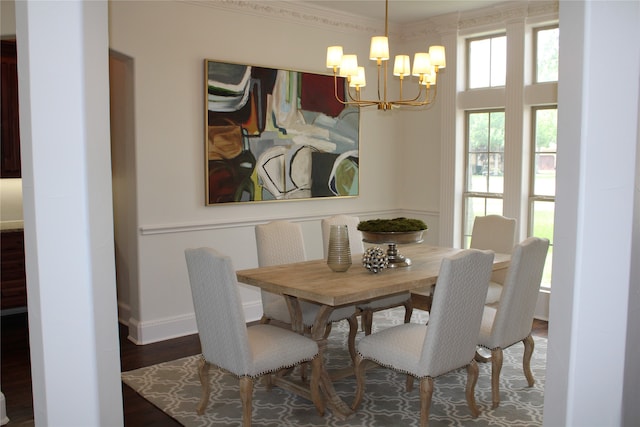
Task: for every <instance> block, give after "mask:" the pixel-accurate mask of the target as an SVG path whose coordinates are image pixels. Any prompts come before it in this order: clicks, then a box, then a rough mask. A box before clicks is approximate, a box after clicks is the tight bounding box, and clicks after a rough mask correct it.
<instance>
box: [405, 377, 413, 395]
mask: <svg viewBox="0 0 640 427" xmlns="http://www.w3.org/2000/svg"><path fill="white" fill-rule="evenodd" d="M406 387H407V393H411V392H412V391H413V376H411V375H409V374H407V384H406Z"/></svg>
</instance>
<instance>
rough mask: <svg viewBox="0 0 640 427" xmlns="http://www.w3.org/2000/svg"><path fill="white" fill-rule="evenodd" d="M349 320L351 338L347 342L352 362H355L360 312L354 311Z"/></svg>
mask: <svg viewBox="0 0 640 427" xmlns="http://www.w3.org/2000/svg"><path fill="white" fill-rule="evenodd" d="M347 321H348V322H349V338H348V339H347V344H348V346H349V354H350V355H351V363H353V364H355V360H356V335H357V334H358V313H353V315H352V316H351V317H349V318H348V319H347Z"/></svg>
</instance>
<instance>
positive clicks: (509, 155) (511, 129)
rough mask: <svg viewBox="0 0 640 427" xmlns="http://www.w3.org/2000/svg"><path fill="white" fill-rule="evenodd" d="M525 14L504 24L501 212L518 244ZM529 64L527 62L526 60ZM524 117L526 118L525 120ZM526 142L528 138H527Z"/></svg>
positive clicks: (522, 201)
mask: <svg viewBox="0 0 640 427" xmlns="http://www.w3.org/2000/svg"><path fill="white" fill-rule="evenodd" d="M524 18H525V17H524V15H523V16H521V17H519V19H517V20H515V21H514V22H508V23H507V81H506V90H505V148H504V156H505V165H504V176H505V177H509V179H505V180H504V199H503V200H504V205H503V213H504V215H505V216H508V217H510V218H516V219H517V220H518V230H516V233H517V239H516V240H517V241H518V242H519V241H521V240H522V239H523V238H524V237H526V231H527V224H526V221H523V218H527V217H528V215H527V211H526V207H527V195H528V194H529V191H528V190H527V177H528V171H529V150H528V148H529V147H530V145H529V144H523V141H524V140H525V138H524V120H527V119H528V117H529V115H528V114H525V111H524V64H525V58H524V55H525V39H524V35H525V26H524ZM526 63H527V64H529V61H526ZM525 117H526V118H525ZM527 139H528V138H527Z"/></svg>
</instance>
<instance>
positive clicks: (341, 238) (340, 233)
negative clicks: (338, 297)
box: [327, 225, 351, 272]
mask: <svg viewBox="0 0 640 427" xmlns="http://www.w3.org/2000/svg"><path fill="white" fill-rule="evenodd" d="M327 265H328V266H329V268H330V269H332V270H333V271H336V272H344V271H347V270H348V269H349V267H351V249H350V248H349V229H348V228H347V226H346V225H332V226H331V229H330V230H329V251H328V254H327Z"/></svg>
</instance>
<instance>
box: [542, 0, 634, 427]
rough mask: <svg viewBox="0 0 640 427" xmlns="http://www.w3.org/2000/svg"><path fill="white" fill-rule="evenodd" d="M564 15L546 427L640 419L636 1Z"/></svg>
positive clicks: (578, 5) (586, 5) (563, 10)
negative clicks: (634, 321) (636, 321)
mask: <svg viewBox="0 0 640 427" xmlns="http://www.w3.org/2000/svg"><path fill="white" fill-rule="evenodd" d="M560 23H561V29H560V58H561V59H560V76H559V81H560V84H559V94H558V97H559V109H558V140H559V141H561V143H560V144H559V148H558V180H557V198H556V200H557V203H556V217H555V236H554V238H555V250H554V254H553V255H554V257H553V258H554V259H553V265H554V267H555V268H554V271H553V278H552V289H553V293H552V295H551V307H550V319H549V320H550V322H549V346H548V350H547V375H546V386H545V402H544V415H545V416H544V425H545V426H554V427H555V426H560V425H562V426H581V427H582V426H621V425H638V421H640V416H639V411H638V408H637V406H638V405H637V404H638V395H639V392H640V389H639V384H640V374H639V373H638V369H637V362H638V339H637V335H636V337H632V336H631V335H629V334H628V331H627V329H628V327H631V331H635V332H636V333H637V330H638V327H637V324H630V323H629V321H630V320H632V319H637V312H638V310H640V307H639V306H638V303H639V301H638V298H637V293H638V284H639V283H640V277H638V269H637V267H635V265H637V263H638V259H637V256H636V257H635V258H632V256H631V255H632V254H633V253H634V252H633V251H632V247H634V248H635V254H636V255H637V248H638V232H637V230H638V228H637V227H638V223H639V222H640V216H639V212H638V209H635V210H634V198H635V200H636V201H637V198H638V191H639V188H638V187H637V183H638V179H639V178H638V177H639V173H640V172H639V171H638V169H637V166H638V162H637V150H639V149H640V143H639V142H640V139H639V135H638V127H639V117H640V81H639V76H640V47H639V45H638V43H637V41H638V40H640V3H638V2H561V3H560ZM604 51H606V52H607V54H608V57H609V58H610V61H609V62H608V63H607V64H604V63H603V62H602V61H601V60H600V59H601V58H600V57H599V53H600V52H604ZM611 70H615V75H611ZM603 76H610V78H606V79H605V80H606V84H603V78H602V77H603ZM636 203H637V202H636ZM632 265H634V267H633V268H632ZM630 295H635V297H634V298H629V296H630ZM633 313H636V314H633ZM625 359H627V360H626V361H625ZM632 365H633V366H636V368H633V369H632V368H631V366H632ZM625 367H626V368H625ZM623 385H624V387H623ZM623 393H624V394H623ZM623 402H624V413H623ZM623 419H624V422H623Z"/></svg>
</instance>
